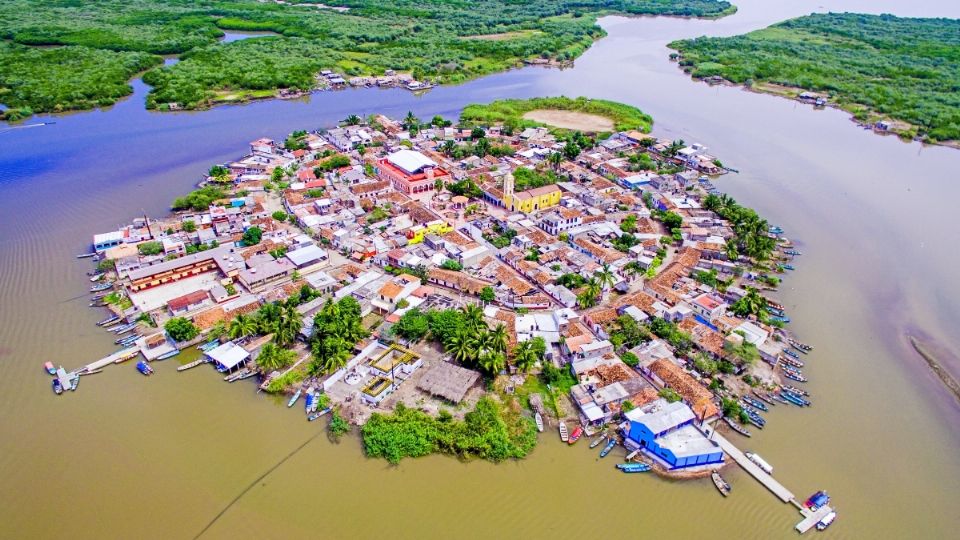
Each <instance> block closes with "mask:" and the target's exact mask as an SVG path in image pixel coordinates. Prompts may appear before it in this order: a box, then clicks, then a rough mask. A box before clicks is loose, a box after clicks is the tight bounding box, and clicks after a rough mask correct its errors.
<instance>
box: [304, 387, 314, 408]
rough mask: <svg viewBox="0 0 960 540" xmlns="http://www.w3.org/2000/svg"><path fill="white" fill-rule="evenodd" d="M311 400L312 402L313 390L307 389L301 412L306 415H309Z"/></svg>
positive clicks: (311, 405)
mask: <svg viewBox="0 0 960 540" xmlns="http://www.w3.org/2000/svg"><path fill="white" fill-rule="evenodd" d="M313 400H314V396H313V388H308V389H307V397H306V399H304V402H303V410H304V411H306V412H307V413H309V412H310V408H311V407H313Z"/></svg>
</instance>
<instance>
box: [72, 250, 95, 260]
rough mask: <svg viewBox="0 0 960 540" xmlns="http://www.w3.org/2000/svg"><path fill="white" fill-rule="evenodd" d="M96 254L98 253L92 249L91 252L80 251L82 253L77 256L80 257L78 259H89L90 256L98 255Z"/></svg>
mask: <svg viewBox="0 0 960 540" xmlns="http://www.w3.org/2000/svg"><path fill="white" fill-rule="evenodd" d="M96 256H97V253H96V252H95V251H92V252H90V253H80V254H78V255H77V258H78V259H89V258H90V257H96Z"/></svg>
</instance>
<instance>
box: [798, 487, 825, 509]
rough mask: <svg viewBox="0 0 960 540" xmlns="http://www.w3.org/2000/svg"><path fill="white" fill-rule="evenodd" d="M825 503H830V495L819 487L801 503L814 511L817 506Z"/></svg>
mask: <svg viewBox="0 0 960 540" xmlns="http://www.w3.org/2000/svg"><path fill="white" fill-rule="evenodd" d="M827 504H830V495H829V494H827V492H826V491H824V490H822V489H821V490H820V491H818V492H816V493H814V494H813V495H811V496H810V497H809V498H808V499H807V500H806V502H804V503H803V506H805V507H807V508H809V509H811V510H814V511H816V510H817V509H818V508H820V507H822V506H826V505H827Z"/></svg>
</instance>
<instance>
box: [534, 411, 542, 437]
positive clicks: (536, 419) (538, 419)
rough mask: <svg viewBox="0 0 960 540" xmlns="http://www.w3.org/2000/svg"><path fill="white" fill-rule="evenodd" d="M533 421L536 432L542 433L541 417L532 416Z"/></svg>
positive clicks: (537, 414)
mask: <svg viewBox="0 0 960 540" xmlns="http://www.w3.org/2000/svg"><path fill="white" fill-rule="evenodd" d="M533 420H534V422H536V423H537V431H539V432H540V433H543V417H542V416H540V413H536V414H535V415H533Z"/></svg>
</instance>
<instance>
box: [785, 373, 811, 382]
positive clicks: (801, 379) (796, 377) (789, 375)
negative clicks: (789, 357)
mask: <svg viewBox="0 0 960 540" xmlns="http://www.w3.org/2000/svg"><path fill="white" fill-rule="evenodd" d="M783 376H784V377H786V378H788V379H790V380H791V381H797V382H807V378H806V377H804V376H803V375H800V374H799V373H796V372H794V371H784V372H783Z"/></svg>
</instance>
